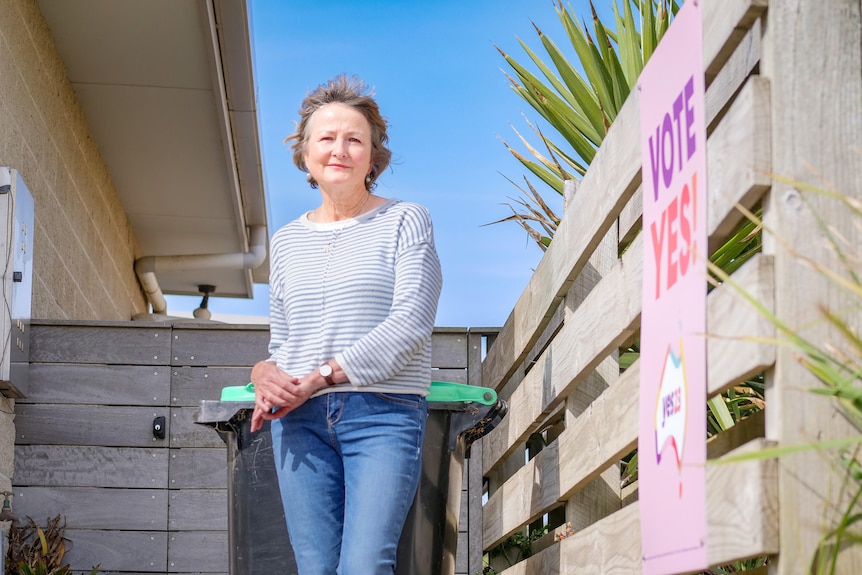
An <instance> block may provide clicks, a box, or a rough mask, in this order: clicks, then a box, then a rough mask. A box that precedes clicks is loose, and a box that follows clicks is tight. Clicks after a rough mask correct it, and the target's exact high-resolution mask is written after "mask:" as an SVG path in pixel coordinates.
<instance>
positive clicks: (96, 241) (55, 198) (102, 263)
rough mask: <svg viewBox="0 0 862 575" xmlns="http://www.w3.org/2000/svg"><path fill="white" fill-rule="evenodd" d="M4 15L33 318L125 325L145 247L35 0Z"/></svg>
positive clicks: (1, 160) (5, 73) (6, 97)
mask: <svg viewBox="0 0 862 575" xmlns="http://www.w3.org/2000/svg"><path fill="white" fill-rule="evenodd" d="M0 14H2V17H0V86H2V89H0V166H10V167H12V168H15V169H17V170H18V171H19V172H20V173H21V175H22V177H23V179H24V181H25V182H26V184H27V187H28V188H29V190H30V192H31V193H32V195H33V199H34V202H35V230H34V247H33V250H34V262H33V309H32V315H33V317H34V318H43V319H75V320H128V319H130V318H131V317H132V316H133V315H134V314H136V313H140V312H143V311H145V310H146V300H145V298H144V295H143V292H142V291H141V289H140V287H139V285H138V282H137V278H136V277H135V274H134V269H133V264H134V260H135V257H136V256H140V253H139V248H138V246H137V242H136V240H135V238H134V236H133V234H132V231H131V227H130V225H129V221H128V219H127V217H126V215H125V212H124V210H123V208H122V206H121V204H120V201H119V198H118V196H117V194H116V192H115V190H114V187H113V184H112V182H111V178H110V175H109V173H108V170H107V168H106V166H105V164H104V162H103V160H102V157H101V155H100V154H99V150H98V149H97V147H96V144H95V142H94V140H93V138H92V137H91V135H90V132H89V129H88V126H87V122H86V120H85V118H84V115H83V112H82V110H81V108H80V106H79V105H78V102H77V99H76V96H75V92H74V90H73V89H72V86H71V84H70V83H69V81H68V79H67V76H66V70H65V67H64V65H63V62H62V60H61V59H60V56H59V54H58V53H57V50H56V48H55V45H54V40H53V38H52V35H51V32H50V30H49V29H48V27H47V25H46V23H45V20H44V18H43V17H42V14H41V12H40V11H39V6H38V3H37V2H36V0H0ZM0 415H2V414H0ZM0 454H2V452H0Z"/></svg>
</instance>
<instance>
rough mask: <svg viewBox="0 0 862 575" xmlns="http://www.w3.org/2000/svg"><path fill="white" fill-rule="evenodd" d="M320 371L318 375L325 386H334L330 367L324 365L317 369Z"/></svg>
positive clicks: (326, 364)
mask: <svg viewBox="0 0 862 575" xmlns="http://www.w3.org/2000/svg"><path fill="white" fill-rule="evenodd" d="M318 369H319V371H320V375H321V376H323V379H324V380H325V381H326V385H329V386H332V385H335V381H334V380H333V379H332V366H331V365H329V364H328V363H324V364H323V365H321V366H320V368H318Z"/></svg>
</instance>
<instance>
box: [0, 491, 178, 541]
mask: <svg viewBox="0 0 862 575" xmlns="http://www.w3.org/2000/svg"><path fill="white" fill-rule="evenodd" d="M167 509H168V494H167V491H165V490H163V489H111V488H101V487H15V512H16V513H20V514H21V515H22V516H29V517H33V518H34V519H37V518H46V517H54V516H56V515H57V514H61V515H63V516H64V517H65V519H66V523H67V525H68V527H69V528H70V529H121V530H131V531H164V530H166V529H167V524H168V514H167ZM37 520H38V519H37Z"/></svg>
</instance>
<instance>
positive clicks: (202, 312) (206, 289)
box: [192, 284, 216, 319]
mask: <svg viewBox="0 0 862 575" xmlns="http://www.w3.org/2000/svg"><path fill="white" fill-rule="evenodd" d="M215 289H216V288H215V286H213V285H207V284H204V285H199V286H198V291H199V292H201V293H202V294H204V298H203V299H202V300H201V305H200V307H199V308H198V309H196V310H195V311H194V312H193V313H192V315H193V316H195V317H196V318H198V319H209V318H211V317H212V315H213V314H212V313H211V312H210V310H208V309H207V305H209V299H210V294H211V293H212V292H214V291H215Z"/></svg>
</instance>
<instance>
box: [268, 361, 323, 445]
mask: <svg viewBox="0 0 862 575" xmlns="http://www.w3.org/2000/svg"><path fill="white" fill-rule="evenodd" d="M321 380H322V378H321V377H320V375H319V374H318V373H317V372H316V371H315V372H313V373H311V374H308V375H306V376H305V377H302V378H297V377H294V376H292V375H290V374H289V373H287V372H286V371H282V370H281V369H279V368H278V366H277V365H276V364H275V363H273V362H271V361H259V362H258V363H257V364H255V366H254V368H252V370H251V381H252V383H254V412H253V413H252V416H251V431H252V432H254V431H257V430H259V429H260V428H261V427H263V422H264V421H268V420H273V419H278V418H280V417H284V416H285V415H287V414H288V413H289V412H290V411H292V410H294V409H296V408H297V407H299V406H300V405H302V404H303V403H305V402H306V400H307V399H308V398H309V397H311V396H312V394H313V393H314V392H315V391H317V390H318V389H321V387H325V385H326V383H325V382H323V385H322V386H321V385H320V383H321ZM273 408H276V409H275V411H273Z"/></svg>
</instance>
